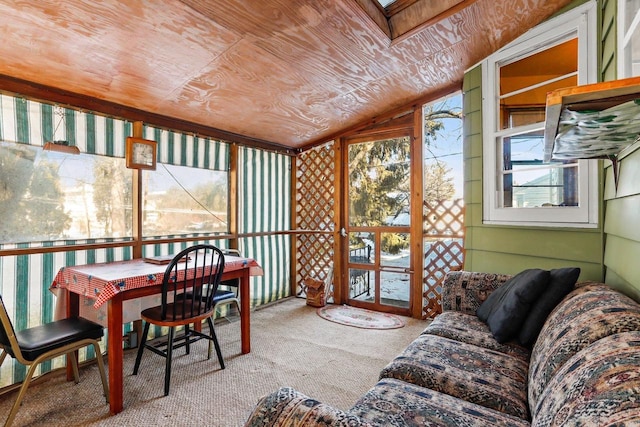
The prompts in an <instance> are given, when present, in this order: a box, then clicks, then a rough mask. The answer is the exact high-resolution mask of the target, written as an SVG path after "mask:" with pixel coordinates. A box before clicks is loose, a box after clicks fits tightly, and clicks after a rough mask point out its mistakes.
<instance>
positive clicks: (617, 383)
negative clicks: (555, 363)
mask: <svg viewBox="0 0 640 427" xmlns="http://www.w3.org/2000/svg"><path fill="white" fill-rule="evenodd" d="M638 390H640V332H624V333H621V334H615V335H610V336H608V337H606V338H603V339H601V340H599V341H597V342H596V343H594V344H592V345H591V346H589V347H587V348H585V349H583V350H582V351H580V352H579V353H577V354H576V355H574V356H573V357H572V358H570V359H569V360H568V361H567V363H565V364H564V365H563V366H562V367H561V368H560V369H559V370H558V372H557V374H556V375H555V376H554V377H553V378H552V379H551V381H549V385H548V386H547V388H546V389H545V390H544V392H543V393H542V395H541V396H540V399H539V403H538V405H537V407H536V409H535V412H534V413H535V416H534V420H533V423H532V424H533V425H534V426H538V427H546V426H560V425H562V426H567V425H571V426H577V425H580V426H605V425H606V426H613V425H616V426H622V425H627V426H631V425H634V426H637V425H640V398H639V396H638Z"/></svg>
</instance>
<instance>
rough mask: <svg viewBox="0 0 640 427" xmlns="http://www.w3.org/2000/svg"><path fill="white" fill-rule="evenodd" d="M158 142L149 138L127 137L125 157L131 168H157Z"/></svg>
mask: <svg viewBox="0 0 640 427" xmlns="http://www.w3.org/2000/svg"><path fill="white" fill-rule="evenodd" d="M156 149H157V143H156V142H155V141H151V140H148V139H142V138H133V137H127V150H126V152H125V158H126V160H127V167H128V168H129V169H148V170H156Z"/></svg>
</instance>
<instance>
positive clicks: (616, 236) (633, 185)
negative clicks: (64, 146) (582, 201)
mask: <svg viewBox="0 0 640 427" xmlns="http://www.w3.org/2000/svg"><path fill="white" fill-rule="evenodd" d="M600 6H601V7H600V13H601V17H602V18H601V19H602V21H601V22H602V36H601V38H600V40H601V46H602V68H601V73H600V75H601V77H602V80H603V81H610V80H615V79H616V78H617V77H616V76H617V71H616V70H617V63H616V60H617V52H616V48H617V35H616V31H615V30H616V25H617V16H616V11H617V2H616V1H615V0H602V1H601V2H600ZM605 164H606V169H605V171H606V174H605V192H604V201H605V206H606V210H605V219H604V233H605V239H606V240H605V242H606V243H605V256H604V264H605V268H606V275H605V281H606V282H607V283H608V284H610V285H611V286H613V287H615V288H618V289H620V290H621V291H623V292H625V293H626V294H628V295H629V296H631V297H633V298H635V299H636V300H638V301H640V263H639V262H638V259H639V258H640V228H638V227H637V224H638V223H639V222H640V152H638V150H635V151H633V152H630V153H625V155H624V156H623V157H622V158H621V160H620V162H619V178H618V188H617V189H616V187H615V184H614V179H613V169H612V167H611V163H610V162H608V161H607V162H605Z"/></svg>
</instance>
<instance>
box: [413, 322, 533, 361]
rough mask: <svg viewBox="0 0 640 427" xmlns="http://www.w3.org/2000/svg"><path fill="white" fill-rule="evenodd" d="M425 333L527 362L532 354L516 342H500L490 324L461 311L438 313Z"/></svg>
mask: <svg viewBox="0 0 640 427" xmlns="http://www.w3.org/2000/svg"><path fill="white" fill-rule="evenodd" d="M423 334H431V335H438V336H441V337H445V338H449V339H452V340H455V341H460V342H464V343H467V344H473V345H477V346H479V347H483V348H487V349H489V350H495V351H499V352H500V353H504V354H507V355H509V356H512V357H517V358H518V359H520V360H523V361H525V362H528V361H529V356H530V355H531V352H530V351H529V349H527V348H525V347H523V346H521V345H518V344H516V343H515V342H508V343H504V344H500V343H499V342H498V341H496V340H495V338H494V337H493V335H492V334H491V330H489V326H487V324H486V323H484V322H483V321H482V320H480V319H478V316H475V315H473V314H465V313H462V312H459V311H445V312H444V313H442V314H440V315H438V317H436V318H435V319H434V320H433V321H432V322H431V323H430V324H429V326H427V328H426V329H425V330H424V332H423Z"/></svg>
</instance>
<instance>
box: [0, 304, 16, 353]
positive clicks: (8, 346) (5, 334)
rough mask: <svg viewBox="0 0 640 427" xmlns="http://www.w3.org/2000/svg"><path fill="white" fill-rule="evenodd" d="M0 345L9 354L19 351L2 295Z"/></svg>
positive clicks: (0, 305)
mask: <svg viewBox="0 0 640 427" xmlns="http://www.w3.org/2000/svg"><path fill="white" fill-rule="evenodd" d="M0 347H2V348H3V349H4V351H6V352H7V353H9V354H10V355H11V356H14V354H15V352H18V353H20V346H19V345H18V341H17V340H16V332H15V330H14V329H13V324H12V323H11V319H10V318H9V313H7V309H6V308H5V306H4V301H3V300H2V295H0Z"/></svg>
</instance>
